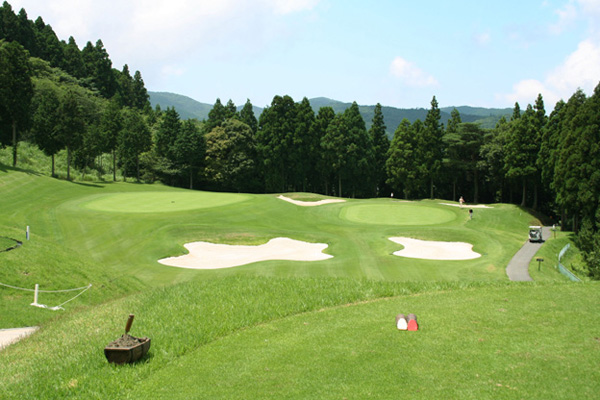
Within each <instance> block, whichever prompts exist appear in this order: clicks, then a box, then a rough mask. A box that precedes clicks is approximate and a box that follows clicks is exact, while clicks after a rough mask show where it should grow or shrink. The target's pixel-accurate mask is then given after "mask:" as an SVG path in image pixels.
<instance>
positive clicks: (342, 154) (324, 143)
mask: <svg viewBox="0 0 600 400" xmlns="http://www.w3.org/2000/svg"><path fill="white" fill-rule="evenodd" d="M347 131H348V125H347V123H346V120H345V119H344V117H343V116H342V115H341V114H337V115H335V117H334V118H333V119H332V120H331V121H330V122H329V124H328V125H327V131H326V132H325V135H324V136H323V137H322V138H321V148H322V149H323V156H324V159H325V168H326V169H327V170H329V171H331V174H332V175H333V176H335V177H336V178H337V189H338V190H337V193H336V195H337V196H338V197H342V196H343V193H344V192H343V191H342V178H343V177H344V171H345V167H346V162H347V159H346V149H347V147H348V145H349V143H348V140H347V139H348V137H347V136H346V132H347Z"/></svg>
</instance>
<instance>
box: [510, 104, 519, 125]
mask: <svg viewBox="0 0 600 400" xmlns="http://www.w3.org/2000/svg"><path fill="white" fill-rule="evenodd" d="M519 118H521V107H520V106H519V103H518V102H515V107H514V108H513V113H512V116H511V117H510V120H511V121H516V120H518V119H519Z"/></svg>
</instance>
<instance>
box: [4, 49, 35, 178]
mask: <svg viewBox="0 0 600 400" xmlns="http://www.w3.org/2000/svg"><path fill="white" fill-rule="evenodd" d="M32 98H33V83H32V81H31V65H30V63H29V57H28V54H27V52H26V51H25V49H24V48H23V46H21V45H20V44H19V43H17V42H6V41H4V40H0V145H7V144H9V143H10V145H11V146H12V147H13V167H14V166H16V165H17V143H18V142H19V136H18V133H19V131H21V132H22V131H24V130H26V129H27V128H28V127H29V125H30V121H31V115H30V108H31V99H32Z"/></svg>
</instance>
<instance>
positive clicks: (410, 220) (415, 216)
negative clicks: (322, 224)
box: [340, 203, 456, 225]
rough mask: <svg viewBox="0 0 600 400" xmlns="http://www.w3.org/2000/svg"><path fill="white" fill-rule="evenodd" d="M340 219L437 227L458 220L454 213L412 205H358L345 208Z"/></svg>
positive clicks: (379, 223)
mask: <svg viewBox="0 0 600 400" xmlns="http://www.w3.org/2000/svg"><path fill="white" fill-rule="evenodd" d="M340 217H342V218H345V219H347V220H349V221H353V222H361V223H365V224H378V225H437V224H443V223H445V222H450V221H452V220H454V219H455V218H456V214H455V213H454V212H452V211H449V210H446V209H443V208H438V207H429V206H424V205H416V204H410V203H395V204H357V205H349V206H348V207H344V208H343V209H342V212H341V214H340Z"/></svg>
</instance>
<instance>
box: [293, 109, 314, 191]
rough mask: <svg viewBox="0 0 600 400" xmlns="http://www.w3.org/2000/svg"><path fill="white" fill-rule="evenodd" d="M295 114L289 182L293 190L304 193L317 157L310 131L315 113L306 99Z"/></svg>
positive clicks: (312, 132) (311, 131)
mask: <svg viewBox="0 0 600 400" xmlns="http://www.w3.org/2000/svg"><path fill="white" fill-rule="evenodd" d="M295 114H296V123H295V127H294V128H295V131H294V135H293V137H292V146H291V154H290V162H291V164H292V165H293V166H294V168H293V172H292V176H291V180H292V185H293V187H294V189H295V190H296V189H299V188H301V189H302V191H303V192H305V191H306V190H307V189H306V188H307V185H310V182H309V178H310V177H311V176H312V175H314V174H313V173H312V170H313V169H314V167H315V164H316V159H317V156H318V155H317V154H316V153H315V149H317V148H318V147H319V142H318V139H317V138H315V136H314V131H313V130H312V124H313V123H314V121H315V112H314V111H313V109H312V107H311V106H310V102H309V101H308V99H307V98H306V97H304V98H303V99H302V101H301V102H300V103H298V104H296V113H295ZM311 187H312V185H311Z"/></svg>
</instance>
